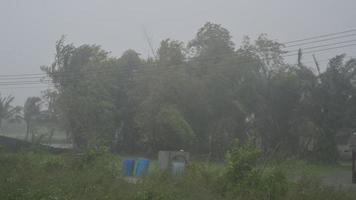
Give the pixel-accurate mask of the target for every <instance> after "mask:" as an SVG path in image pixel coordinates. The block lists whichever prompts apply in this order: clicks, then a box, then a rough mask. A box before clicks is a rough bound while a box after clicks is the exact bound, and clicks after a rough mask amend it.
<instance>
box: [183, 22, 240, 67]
mask: <svg viewBox="0 0 356 200" xmlns="http://www.w3.org/2000/svg"><path fill="white" fill-rule="evenodd" d="M231 38H232V37H231V35H230V32H229V31H228V30H227V29H225V28H224V27H222V26H221V25H220V24H214V23H211V22H208V23H206V24H205V25H204V26H203V27H202V28H200V29H199V31H198V33H197V34H196V36H195V38H194V39H193V40H192V41H190V42H189V43H188V48H190V49H191V50H192V51H193V52H195V56H196V57H199V58H200V59H214V58H219V57H220V58H221V56H225V57H226V56H228V55H230V54H232V53H233V52H234V43H233V42H232V40H231ZM210 62H211V61H210Z"/></svg>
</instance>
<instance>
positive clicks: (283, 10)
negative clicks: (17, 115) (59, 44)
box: [0, 0, 356, 104]
mask: <svg viewBox="0 0 356 200" xmlns="http://www.w3.org/2000/svg"><path fill="white" fill-rule="evenodd" d="M355 9H356V1H355V0H298V1H297V0H150V1H148V0H140V1H139V0H130V1H122V0H61V1H59V0H56V1H55V0H0V75H3V74H18V73H22V74H23V73H39V72H40V69H39V66H41V65H48V64H50V63H51V61H52V60H53V56H54V45H55V41H56V40H58V39H59V37H60V36H61V35H62V34H65V35H67V40H68V42H73V43H74V44H76V45H80V44H83V43H89V44H94V43H95V44H99V45H101V46H102V47H103V48H104V49H105V50H108V51H111V52H112V55H114V56H120V55H121V53H122V52H123V51H125V50H126V49H129V48H131V49H135V50H136V51H138V52H140V53H141V54H142V55H147V54H148V53H149V48H148V45H147V42H146V41H145V38H144V34H143V27H145V28H146V30H147V32H148V34H149V36H150V37H151V39H152V42H153V45H154V46H155V47H157V46H158V44H159V42H160V40H162V39H165V38H173V39H177V40H181V41H184V42H187V41H189V40H190V39H192V38H193V37H194V34H195V33H196V32H197V30H198V28H200V27H201V26H202V25H203V24H204V23H205V22H207V21H211V22H214V23H219V24H222V25H223V26H224V27H226V28H227V29H228V30H229V31H230V32H231V34H232V35H233V37H234V38H233V39H234V41H235V42H236V44H237V45H238V44H239V43H240V41H241V39H242V37H243V36H244V35H249V36H251V37H252V38H254V37H256V36H257V35H259V34H260V33H267V34H268V35H269V36H270V38H272V39H277V40H278V41H280V42H284V41H289V40H294V39H299V38H305V37H309V36H314V35H320V34H325V33H333V32H338V31H343V30H347V29H352V28H356V23H355V19H356V12H355ZM341 52H346V53H349V55H351V56H352V55H355V56H356V47H350V48H345V49H341V50H335V51H330V52H326V53H323V54H317V56H318V58H320V59H324V58H327V57H328V56H331V55H334V54H337V53H341ZM305 59H306V60H310V59H311V58H305ZM16 87H18V86H16ZM32 87H33V86H32ZM0 92H1V93H2V94H13V95H14V96H15V97H16V103H17V104H22V103H23V102H24V100H25V98H26V97H28V96H34V95H39V94H40V89H39V88H15V86H13V87H4V86H0Z"/></svg>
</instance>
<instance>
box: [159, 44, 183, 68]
mask: <svg viewBox="0 0 356 200" xmlns="http://www.w3.org/2000/svg"><path fill="white" fill-rule="evenodd" d="M157 52H158V62H159V64H160V65H161V66H166V67H167V66H171V65H180V64H182V63H183V62H184V59H185V55H184V49H183V43H182V42H179V41H176V40H170V39H166V40H163V41H162V42H161V46H160V47H159V49H158V51H157Z"/></svg>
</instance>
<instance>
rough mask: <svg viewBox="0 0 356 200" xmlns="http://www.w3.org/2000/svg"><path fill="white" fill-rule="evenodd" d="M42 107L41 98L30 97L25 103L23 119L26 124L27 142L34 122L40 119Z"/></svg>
mask: <svg viewBox="0 0 356 200" xmlns="http://www.w3.org/2000/svg"><path fill="white" fill-rule="evenodd" d="M40 106H41V98H39V97H28V98H27V100H26V102H25V105H24V116H23V119H24V120H25V122H26V140H28V137H29V135H30V133H31V129H32V124H33V122H34V121H35V120H37V119H38V118H39V117H40V114H41V111H40V110H41V109H40Z"/></svg>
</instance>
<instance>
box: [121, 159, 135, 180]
mask: <svg viewBox="0 0 356 200" xmlns="http://www.w3.org/2000/svg"><path fill="white" fill-rule="evenodd" d="M122 168H123V170H122V172H123V175H124V176H132V175H133V171H134V168H135V160H124V162H123V166H122Z"/></svg>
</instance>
